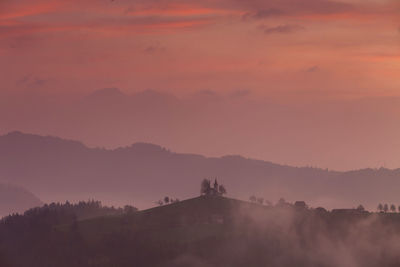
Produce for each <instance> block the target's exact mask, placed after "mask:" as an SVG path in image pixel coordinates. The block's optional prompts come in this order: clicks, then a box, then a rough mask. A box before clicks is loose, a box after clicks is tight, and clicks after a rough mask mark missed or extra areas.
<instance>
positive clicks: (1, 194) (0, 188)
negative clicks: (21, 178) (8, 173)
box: [0, 183, 42, 217]
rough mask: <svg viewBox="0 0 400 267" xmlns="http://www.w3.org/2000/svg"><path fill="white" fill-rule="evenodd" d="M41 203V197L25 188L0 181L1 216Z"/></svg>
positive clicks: (19, 211) (22, 210)
mask: <svg viewBox="0 0 400 267" xmlns="http://www.w3.org/2000/svg"><path fill="white" fill-rule="evenodd" d="M40 205H42V202H41V201H40V200H39V198H37V197H36V196H35V195H34V194H32V193H31V192H29V191H27V190H25V189H24V188H21V187H18V186H14V185H10V184H1V183H0V217H2V216H5V215H9V214H12V213H17V212H18V213H21V212H24V211H25V210H27V209H30V208H33V207H37V206H40Z"/></svg>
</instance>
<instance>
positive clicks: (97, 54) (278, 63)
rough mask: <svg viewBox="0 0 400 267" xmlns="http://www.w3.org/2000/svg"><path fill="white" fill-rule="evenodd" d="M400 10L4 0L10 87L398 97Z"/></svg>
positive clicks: (387, 4)
mask: <svg viewBox="0 0 400 267" xmlns="http://www.w3.org/2000/svg"><path fill="white" fill-rule="evenodd" d="M399 14H400V4H399V1H397V0H363V1H361V0H347V1H335V0H332V1H330V0H269V1H265V0H246V1H245V0H213V1H211V0H204V1H194V0H87V1H80V0H79V1H78V0H35V1H32V0H2V1H0V70H1V72H0V80H1V82H2V86H1V88H0V90H1V91H2V92H0V93H2V94H3V95H7V94H9V93H15V92H18V93H22V94H23V96H21V97H22V98H24V97H26V99H25V100H26V101H29V97H27V95H28V96H32V95H35V94H37V95H42V94H44V95H47V96H50V95H51V96H65V95H73V94H81V95H84V94H89V93H90V92H93V91H94V90H97V89H101V88H110V87H115V88H120V89H121V90H122V91H124V92H126V93H133V92H138V91H141V90H144V89H154V90H157V91H160V92H169V93H173V94H175V95H177V96H180V97H186V96H190V95H191V94H194V93H195V92H198V91H203V90H211V91H214V92H218V93H220V94H225V95H229V94H230V93H231V92H236V91H240V90H244V91H250V92H251V97H252V98H253V99H268V100H273V101H276V103H285V104H288V105H297V104H298V103H304V102H307V101H311V102H315V101H337V100H340V101H341V100H343V101H344V100H347V99H362V98H365V97H368V98H371V97H383V96H385V97H395V96H400V90H399V86H400V79H399V78H398V77H399V74H400V46H399V45H400V19H399V18H400V16H399ZM243 113H246V111H245V110H244V111H243ZM254 130H256V129H254ZM3 131H6V130H3ZM150 141H151V140H150ZM167 145H168V144H167ZM172 149H173V148H172ZM193 152H196V151H193ZM202 152H203V151H202ZM239 152H240V151H239ZM220 153H221V154H223V151H221V152H220ZM248 154H250V156H251V155H255V156H259V155H260V156H262V153H259V152H254V153H248ZM272 160H273V159H272ZM327 165H329V164H327ZM399 166H400V165H399Z"/></svg>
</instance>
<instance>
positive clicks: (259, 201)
mask: <svg viewBox="0 0 400 267" xmlns="http://www.w3.org/2000/svg"><path fill="white" fill-rule="evenodd" d="M257 203H258V204H260V205H262V204H264V199H263V198H262V197H259V198H257Z"/></svg>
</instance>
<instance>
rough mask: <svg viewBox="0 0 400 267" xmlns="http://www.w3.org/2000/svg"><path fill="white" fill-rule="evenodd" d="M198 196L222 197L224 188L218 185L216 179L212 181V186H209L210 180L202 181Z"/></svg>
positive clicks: (224, 191) (224, 192)
mask: <svg viewBox="0 0 400 267" xmlns="http://www.w3.org/2000/svg"><path fill="white" fill-rule="evenodd" d="M200 194H201V195H203V196H223V195H225V194H226V189H225V186H224V185H222V184H218V181H217V179H215V180H214V185H213V186H211V180H210V179H204V180H203V181H202V182H201V188H200Z"/></svg>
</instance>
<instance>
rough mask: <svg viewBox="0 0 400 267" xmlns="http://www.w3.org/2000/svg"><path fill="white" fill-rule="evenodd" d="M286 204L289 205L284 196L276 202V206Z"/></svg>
mask: <svg viewBox="0 0 400 267" xmlns="http://www.w3.org/2000/svg"><path fill="white" fill-rule="evenodd" d="M286 205H287V203H286V200H285V199H284V198H283V197H281V198H280V199H279V200H278V203H277V204H276V206H278V207H284V206H286Z"/></svg>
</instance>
